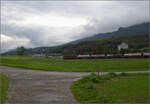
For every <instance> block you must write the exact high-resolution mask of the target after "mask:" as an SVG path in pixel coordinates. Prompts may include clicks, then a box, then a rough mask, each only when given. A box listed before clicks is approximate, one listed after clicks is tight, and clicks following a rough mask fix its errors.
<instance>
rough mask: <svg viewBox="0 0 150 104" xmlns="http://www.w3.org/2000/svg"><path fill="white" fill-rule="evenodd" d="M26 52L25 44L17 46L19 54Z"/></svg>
mask: <svg viewBox="0 0 150 104" xmlns="http://www.w3.org/2000/svg"><path fill="white" fill-rule="evenodd" d="M24 52H25V48H24V47H23V46H21V47H18V48H17V55H19V56H23V55H24Z"/></svg>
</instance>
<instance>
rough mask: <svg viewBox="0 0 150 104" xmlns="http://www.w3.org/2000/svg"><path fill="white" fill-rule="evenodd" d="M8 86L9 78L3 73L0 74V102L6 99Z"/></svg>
mask: <svg viewBox="0 0 150 104" xmlns="http://www.w3.org/2000/svg"><path fill="white" fill-rule="evenodd" d="M8 88H9V79H8V77H7V76H5V75H4V74H0V104H4V103H5V101H6V100H7V90H8Z"/></svg>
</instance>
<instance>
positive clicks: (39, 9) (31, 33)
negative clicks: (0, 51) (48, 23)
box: [2, 1, 149, 50]
mask: <svg viewBox="0 0 150 104" xmlns="http://www.w3.org/2000/svg"><path fill="white" fill-rule="evenodd" d="M147 3H148V2H147V1H143V2H139V1H138V2H137V1H128V2H127V1H126V2H125V1H124V2H121V1H109V2H108V3H106V4H102V3H101V2H98V1H95V2H91V4H90V2H88V1H86V2H83V1H82V2H81V1H79V2H74V1H71V2H68V1H67V2H66V1H61V2H60V1H56V2H55V1H50V2H48V1H47V2H41V1H40V2H35V1H34V2H32V1H30V2H27V1H24V2H23V1H21V2H15V1H11V2H10V1H7V2H3V3H2V33H3V34H5V35H9V36H11V37H13V36H17V37H19V38H24V37H25V38H27V39H29V40H30V44H29V45H30V47H37V46H54V45H59V44H63V43H66V42H69V41H73V40H76V39H80V38H83V37H87V36H92V35H94V34H96V33H103V32H110V31H114V30H117V29H118V28H119V27H126V26H130V25H134V24H139V23H143V22H147V21H149V4H147ZM10 10H11V11H10ZM6 12H7V13H8V12H9V15H6V14H5V13H6ZM22 13H24V15H20V14H22ZM49 13H56V14H59V15H63V16H64V17H69V18H72V17H81V18H84V19H88V24H87V25H84V26H78V27H76V28H72V29H70V28H69V27H68V28H67V27H64V28H52V27H42V26H40V25H39V26H33V27H32V26H29V27H27V26H23V25H22V26H21V25H19V26H18V25H15V24H10V23H9V22H7V20H10V19H13V20H18V21H19V20H21V19H24V17H23V16H28V14H39V15H43V14H49ZM39 22H40V21H39ZM58 31H59V32H58ZM10 45H11V44H10V43H9V44H5V46H6V47H7V46H10ZM8 48H9V47H8ZM5 50H7V48H6V49H5Z"/></svg>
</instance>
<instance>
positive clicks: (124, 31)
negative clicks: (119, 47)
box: [71, 23, 149, 43]
mask: <svg viewBox="0 0 150 104" xmlns="http://www.w3.org/2000/svg"><path fill="white" fill-rule="evenodd" d="M148 33H149V23H142V24H137V25H133V26H129V27H120V28H119V29H118V30H117V31H114V32H107V33H98V34H95V35H94V36H91V37H87V38H83V39H79V40H76V41H73V42H71V43H79V42H81V41H86V40H99V39H104V38H109V37H121V36H133V35H145V34H148Z"/></svg>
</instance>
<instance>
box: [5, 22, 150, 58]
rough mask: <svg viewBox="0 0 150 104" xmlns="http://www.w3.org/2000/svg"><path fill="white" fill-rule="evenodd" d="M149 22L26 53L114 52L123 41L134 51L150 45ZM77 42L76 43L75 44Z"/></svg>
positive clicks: (34, 49) (11, 52) (7, 53)
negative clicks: (94, 50)
mask: <svg viewBox="0 0 150 104" xmlns="http://www.w3.org/2000/svg"><path fill="white" fill-rule="evenodd" d="M148 34H149V24H148V23H143V24H139V25H134V26H130V27H126V28H119V29H118V31H115V32H111V33H103V34H97V35H95V36H93V37H89V38H85V39H81V40H77V41H76V42H70V43H68V44H64V45H60V46H56V47H37V48H32V49H27V50H26V52H25V55H32V54H41V53H46V54H52V53H59V54H87V53H90V52H92V50H93V49H96V50H97V51H98V53H105V52H107V53H113V52H116V50H117V45H118V44H120V43H121V42H126V43H128V44H129V48H130V49H131V50H133V51H136V50H137V49H141V48H144V47H149V46H148V44H149V43H148V42H149V35H148ZM73 43H75V44H73ZM15 54H16V51H15V50H13V51H8V52H6V53H4V54H3V55H15Z"/></svg>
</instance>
